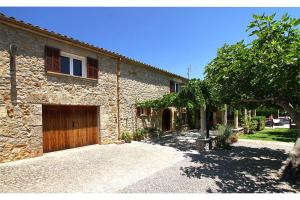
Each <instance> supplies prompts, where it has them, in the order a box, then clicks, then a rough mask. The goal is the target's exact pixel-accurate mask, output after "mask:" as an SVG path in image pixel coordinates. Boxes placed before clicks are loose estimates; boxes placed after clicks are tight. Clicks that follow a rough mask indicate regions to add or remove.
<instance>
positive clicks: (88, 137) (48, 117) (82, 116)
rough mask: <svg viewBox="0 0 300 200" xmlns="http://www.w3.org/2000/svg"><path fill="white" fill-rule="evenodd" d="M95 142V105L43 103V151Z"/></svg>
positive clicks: (96, 124) (96, 136) (96, 135)
mask: <svg viewBox="0 0 300 200" xmlns="http://www.w3.org/2000/svg"><path fill="white" fill-rule="evenodd" d="M97 143H98V123H97V107H95V106H56V105H43V149H44V152H50V151H57V150H62V149H69V148H75V147H80V146H86V145H91V144H97Z"/></svg>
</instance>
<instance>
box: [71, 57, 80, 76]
mask: <svg viewBox="0 0 300 200" xmlns="http://www.w3.org/2000/svg"><path fill="white" fill-rule="evenodd" d="M73 75H74V76H82V61H81V60H77V59H74V60H73Z"/></svg>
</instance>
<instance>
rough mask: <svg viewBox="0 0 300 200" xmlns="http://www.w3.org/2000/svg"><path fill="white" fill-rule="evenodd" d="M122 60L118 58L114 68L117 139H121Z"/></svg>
mask: <svg viewBox="0 0 300 200" xmlns="http://www.w3.org/2000/svg"><path fill="white" fill-rule="evenodd" d="M121 62H122V58H119V59H118V62H117V70H116V75H117V128H118V140H120V139H121V130H120V75H121V73H120V65H121Z"/></svg>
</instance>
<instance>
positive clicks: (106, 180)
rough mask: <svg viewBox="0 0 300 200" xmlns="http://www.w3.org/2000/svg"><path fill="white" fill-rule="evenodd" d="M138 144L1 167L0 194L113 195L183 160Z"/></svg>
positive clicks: (173, 153)
mask: <svg viewBox="0 0 300 200" xmlns="http://www.w3.org/2000/svg"><path fill="white" fill-rule="evenodd" d="M183 158H184V157H183V153H182V152H179V151H176V150H175V149H173V148H171V147H163V146H160V145H151V144H145V143H141V142H133V143H131V144H122V145H92V146H87V147H81V148H76V149H69V150H63V151H57V152H52V153H47V154H44V156H42V157H38V158H32V159H26V160H20V161H16V162H11V163H4V164H0V192H106V193H111V192H116V191H117V190H120V189H122V188H124V187H126V186H127V185H130V184H133V183H135V182H137V181H139V180H141V179H143V178H145V177H148V176H150V175H151V174H154V173H155V172H157V171H160V170H162V169H164V168H167V167H170V166H172V165H173V164H175V163H176V162H179V161H181V160H183Z"/></svg>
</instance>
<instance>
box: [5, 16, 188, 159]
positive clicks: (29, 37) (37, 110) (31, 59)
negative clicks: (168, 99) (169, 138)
mask: <svg viewBox="0 0 300 200" xmlns="http://www.w3.org/2000/svg"><path fill="white" fill-rule="evenodd" d="M41 32H42V31H41ZM49 34H50V33H49ZM45 45H47V46H52V47H56V48H59V49H61V50H62V51H64V52H68V53H71V54H75V55H80V56H83V57H91V58H94V59H97V60H98V63H99V68H98V79H96V80H91V79H88V78H82V77H74V76H70V75H63V74H54V73H47V71H46V70H45V59H44V49H45ZM12 48H13V49H12ZM116 55H117V54H116ZM118 61H119V60H118V59H115V58H113V57H111V56H107V55H105V54H102V53H97V52H96V51H93V50H90V49H88V48H83V47H80V46H79V45H77V43H76V44H75V42H74V43H72V42H70V41H69V40H68V41H63V40H59V39H57V38H55V37H53V36H51V37H50V36H48V35H45V34H44V33H39V31H37V30H36V29H34V28H32V27H31V26H30V25H27V24H25V23H22V22H17V21H15V20H12V19H9V18H6V17H4V16H0V163H1V162H8V161H13V160H19V159H24V158H30V157H36V156H41V155H42V154H43V117H42V116H43V114H42V106H43V105H81V106H85V105H86V106H97V107H98V111H99V112H98V121H99V123H98V124H99V125H98V128H99V141H100V143H101V144H108V143H112V142H114V141H116V140H117V139H118V134H119V132H118V131H120V132H123V131H133V130H135V129H136V128H141V127H142V126H145V125H149V124H151V122H150V121H156V122H157V126H158V128H159V124H160V123H161V122H160V121H161V112H158V113H154V112H153V115H152V116H148V117H142V118H140V117H137V116H136V107H135V104H136V103H137V102H138V101H142V100H146V99H154V98H158V97H161V96H162V95H163V94H166V93H169V91H170V88H169V87H170V86H169V84H170V80H176V81H178V82H184V81H185V79H184V78H181V77H179V76H176V75H174V74H171V73H167V72H166V73H162V72H161V70H157V69H156V68H151V67H149V66H146V65H145V66H143V65H138V64H134V63H133V64H132V63H129V62H121V64H120V72H119V82H117V73H118V72H117V65H118ZM118 87H119V89H118ZM117 92H119V97H118V95H117ZM118 98H119V99H118ZM118 103H119V104H118ZM118 107H119V108H118ZM118 109H119V112H118ZM172 109H173V108H172ZM173 110H174V109H173ZM118 113H119V114H118ZM118 115H119V116H118ZM173 115H174V114H173ZM118 122H119V124H120V126H119V130H118Z"/></svg>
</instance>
